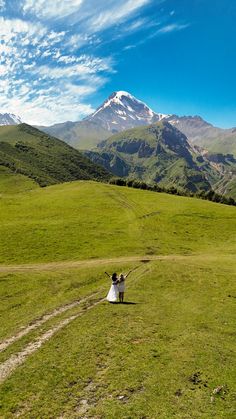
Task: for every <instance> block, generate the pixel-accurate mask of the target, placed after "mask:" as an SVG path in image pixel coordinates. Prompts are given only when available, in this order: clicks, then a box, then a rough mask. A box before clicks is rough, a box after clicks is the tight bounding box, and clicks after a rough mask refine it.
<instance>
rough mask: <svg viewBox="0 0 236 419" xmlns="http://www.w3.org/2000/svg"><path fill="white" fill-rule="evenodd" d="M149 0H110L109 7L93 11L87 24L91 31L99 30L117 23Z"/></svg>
mask: <svg viewBox="0 0 236 419" xmlns="http://www.w3.org/2000/svg"><path fill="white" fill-rule="evenodd" d="M149 2H150V0H128V1H127V0H126V1H120V2H117V1H116V2H112V3H113V5H111V7H107V8H104V9H103V10H101V11H100V13H98V14H97V13H96V14H95V13H94V15H93V16H91V18H90V20H89V26H90V28H91V30H92V31H93V32H97V31H101V30H104V29H107V28H109V27H111V26H112V25H115V24H119V23H121V22H123V21H124V20H126V19H127V18H128V17H129V16H131V15H132V14H133V13H134V12H136V11H137V10H138V9H140V8H141V7H143V6H145V5H147V4H148V3H149Z"/></svg>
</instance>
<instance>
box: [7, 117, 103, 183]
mask: <svg viewBox="0 0 236 419" xmlns="http://www.w3.org/2000/svg"><path fill="white" fill-rule="evenodd" d="M0 166H5V167H8V168H9V169H10V170H11V171H12V172H17V173H21V174H23V175H26V176H28V177H29V178H31V179H34V180H35V181H36V182H37V183H38V184H39V185H40V186H45V185H49V184H54V183H60V182H65V181H71V180H76V179H108V178H109V177H110V175H109V173H107V172H106V171H105V170H104V169H103V168H102V167H99V166H96V165H94V164H93V163H92V162H91V161H90V160H88V159H87V158H86V157H84V156H83V155H82V154H81V153H80V152H79V151H77V150H75V149H73V148H72V147H70V146H69V145H67V144H65V143H63V142H62V141H60V140H58V139H56V138H54V137H51V136H49V135H46V134H45V133H42V132H41V131H39V130H37V129H36V128H33V127H31V126H30V125H26V124H21V125H16V126H7V127H6V126H5V127H1V128H0Z"/></svg>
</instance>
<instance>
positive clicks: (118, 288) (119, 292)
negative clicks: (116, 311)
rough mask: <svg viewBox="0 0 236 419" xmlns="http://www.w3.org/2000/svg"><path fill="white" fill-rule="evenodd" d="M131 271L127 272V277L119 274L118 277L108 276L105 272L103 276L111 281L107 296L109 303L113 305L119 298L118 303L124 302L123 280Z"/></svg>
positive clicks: (115, 274) (115, 275)
mask: <svg viewBox="0 0 236 419" xmlns="http://www.w3.org/2000/svg"><path fill="white" fill-rule="evenodd" d="M131 272H132V271H130V272H128V273H127V275H124V274H120V276H119V277H118V275H117V273H114V274H112V275H109V274H108V273H107V272H105V274H106V275H107V276H109V278H110V279H111V281H112V284H111V288H110V290H109V292H108V294H107V301H109V302H110V303H115V302H116V301H117V299H118V297H119V302H120V303H123V302H124V293H125V280H126V278H127V277H128V276H129V274H130V273H131Z"/></svg>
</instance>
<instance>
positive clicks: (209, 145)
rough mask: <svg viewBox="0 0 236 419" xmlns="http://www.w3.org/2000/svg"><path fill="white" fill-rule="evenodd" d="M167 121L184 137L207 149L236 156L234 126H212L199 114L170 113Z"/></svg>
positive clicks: (235, 130)
mask: <svg viewBox="0 0 236 419" xmlns="http://www.w3.org/2000/svg"><path fill="white" fill-rule="evenodd" d="M167 120H168V122H170V124H172V125H174V126H175V127H176V128H178V129H179V130H180V131H181V132H183V133H184V134H185V135H186V137H187V138H188V139H189V140H190V141H191V142H193V143H194V144H197V145H199V146H201V147H203V148H205V149H207V150H209V151H212V152H216V153H223V154H228V153H230V154H234V155H235V156H236V128H230V129H222V128H218V127H214V126H213V125H212V124H209V122H206V121H204V119H202V118H201V117H200V116H182V117H179V116H177V115H171V116H169V117H167Z"/></svg>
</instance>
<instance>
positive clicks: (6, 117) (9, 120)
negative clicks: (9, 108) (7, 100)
mask: <svg viewBox="0 0 236 419" xmlns="http://www.w3.org/2000/svg"><path fill="white" fill-rule="evenodd" d="M18 124H22V120H21V119H20V117H19V116H17V115H14V114H13V113H0V126H1V125H18Z"/></svg>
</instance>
